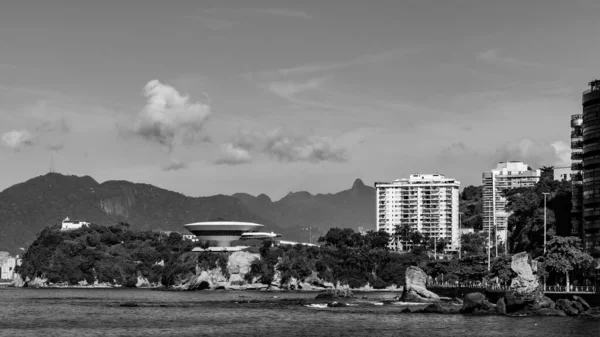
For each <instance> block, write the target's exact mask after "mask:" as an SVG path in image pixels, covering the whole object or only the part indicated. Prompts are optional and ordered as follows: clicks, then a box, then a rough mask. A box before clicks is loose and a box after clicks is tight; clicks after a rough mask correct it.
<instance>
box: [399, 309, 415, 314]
mask: <svg viewBox="0 0 600 337" xmlns="http://www.w3.org/2000/svg"><path fill="white" fill-rule="evenodd" d="M400 312H401V313H405V314H407V313H408V314H410V313H411V312H412V311H410V309H409V308H404V309H402V311H400Z"/></svg>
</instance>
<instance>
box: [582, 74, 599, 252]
mask: <svg viewBox="0 0 600 337" xmlns="http://www.w3.org/2000/svg"><path fill="white" fill-rule="evenodd" d="M589 85H590V89H588V90H586V91H584V92H583V100H582V101H583V127H582V131H583V228H582V231H581V232H582V233H581V234H582V237H583V242H584V246H585V248H586V250H588V251H589V250H591V249H593V248H597V249H600V80H594V81H592V82H590V83H589Z"/></svg>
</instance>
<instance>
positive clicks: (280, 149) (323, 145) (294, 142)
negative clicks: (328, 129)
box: [264, 131, 349, 163]
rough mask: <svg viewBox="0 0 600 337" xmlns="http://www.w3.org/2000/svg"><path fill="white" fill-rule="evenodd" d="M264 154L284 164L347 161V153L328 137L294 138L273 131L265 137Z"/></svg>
mask: <svg viewBox="0 0 600 337" xmlns="http://www.w3.org/2000/svg"><path fill="white" fill-rule="evenodd" d="M264 152H265V153H267V154H268V155H271V156H273V157H275V158H277V159H278V160H280V161H286V162H296V161H307V162H313V163H318V162H322V161H333V162H346V161H348V159H349V158H348V153H347V151H346V150H345V149H343V148H340V147H337V146H335V145H334V144H333V141H332V140H331V139H330V138H328V137H316V136H313V137H307V138H303V137H294V136H287V135H285V134H283V133H282V132H281V131H274V132H272V133H270V134H269V135H268V136H267V144H266V147H265V149H264Z"/></svg>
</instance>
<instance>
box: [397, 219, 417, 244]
mask: <svg viewBox="0 0 600 337" xmlns="http://www.w3.org/2000/svg"><path fill="white" fill-rule="evenodd" d="M412 232H413V228H412V226H411V225H410V224H408V223H404V224H402V225H396V228H395V231H394V235H395V237H396V240H397V241H398V237H400V239H401V240H402V244H403V245H404V244H406V243H408V240H409V238H410V235H411V233H412Z"/></svg>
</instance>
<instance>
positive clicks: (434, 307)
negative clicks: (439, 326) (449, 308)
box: [421, 303, 444, 314]
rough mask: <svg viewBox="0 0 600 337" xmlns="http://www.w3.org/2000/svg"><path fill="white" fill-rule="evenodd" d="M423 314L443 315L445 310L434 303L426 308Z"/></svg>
mask: <svg viewBox="0 0 600 337" xmlns="http://www.w3.org/2000/svg"><path fill="white" fill-rule="evenodd" d="M421 312H422V313H426V314H442V313H444V308H442V306H441V305H439V304H438V303H433V304H430V305H428V306H426V307H425V308H424V309H423V310H421Z"/></svg>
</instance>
